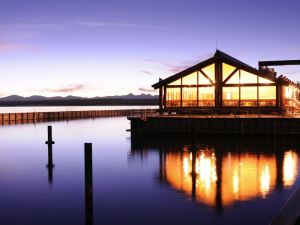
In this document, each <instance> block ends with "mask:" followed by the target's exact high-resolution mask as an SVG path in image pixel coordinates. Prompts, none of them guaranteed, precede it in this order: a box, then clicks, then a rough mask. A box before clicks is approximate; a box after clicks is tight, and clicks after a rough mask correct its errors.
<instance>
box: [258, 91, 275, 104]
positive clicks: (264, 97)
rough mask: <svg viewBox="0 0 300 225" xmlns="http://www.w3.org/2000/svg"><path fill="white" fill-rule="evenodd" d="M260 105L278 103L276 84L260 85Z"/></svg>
mask: <svg viewBox="0 0 300 225" xmlns="http://www.w3.org/2000/svg"><path fill="white" fill-rule="evenodd" d="M258 93H259V96H258V98H259V105H260V106H275V105H276V86H261V87H258Z"/></svg>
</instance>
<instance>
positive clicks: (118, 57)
mask: <svg viewBox="0 0 300 225" xmlns="http://www.w3.org/2000/svg"><path fill="white" fill-rule="evenodd" d="M299 12H300V1H299V0H284V1H283V0H281V1H278V0H272V1H270V0H268V1H264V0H251V1H249V0H226V1H225V0H223V1H221V0H219V1H217V0H207V1H201V0H197V1H196V0H195V1H193V0H176V1H175V0H151V1H143V0H132V1H131V0H97V1H96V0H88V1H87V0H51V1H41V0H26V1H25V0H24V1H23V0H22V1H20V0H19V1H17V0H0V77H1V88H0V96H6V95H10V94H18V95H23V96H29V95H35V94H36V95H45V96H56V95H61V96H66V95H80V96H88V97H91V96H104V95H115V94H128V93H129V92H132V93H135V94H139V93H154V92H150V91H149V90H151V89H152V88H151V85H152V84H153V83H155V82H156V81H158V78H159V77H161V78H166V77H168V76H170V75H172V74H174V73H175V72H178V71H180V70H181V69H184V68H186V67H189V66H192V65H193V64H195V63H198V62H200V61H202V60H204V59H206V58H208V57H210V56H211V55H212V54H213V53H214V52H215V49H216V42H217V43H218V44H217V46H218V49H220V50H221V51H224V52H226V53H227V54H230V55H232V56H234V57H236V58H238V59H240V60H242V61H244V62H245V63H248V64H249V65H251V66H254V67H257V61H259V60H275V59H300V13H299ZM276 70H277V71H278V72H279V74H281V73H284V74H286V75H287V76H288V77H290V78H291V79H292V80H294V81H297V80H300V66H292V67H278V68H276Z"/></svg>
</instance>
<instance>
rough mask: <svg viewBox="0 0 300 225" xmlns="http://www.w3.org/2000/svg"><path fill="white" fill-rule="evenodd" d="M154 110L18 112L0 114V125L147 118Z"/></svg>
mask: <svg viewBox="0 0 300 225" xmlns="http://www.w3.org/2000/svg"><path fill="white" fill-rule="evenodd" d="M155 111H156V110H155V109H122V110H89V111H62V112H19V113H0V125H13V124H22V123H38V122H47V121H59V120H75V119H87V118H99V117H120V116H132V117H134V116H136V115H142V116H147V115H148V114H153V113H155Z"/></svg>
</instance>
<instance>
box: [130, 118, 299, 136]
mask: <svg viewBox="0 0 300 225" xmlns="http://www.w3.org/2000/svg"><path fill="white" fill-rule="evenodd" d="M128 119H129V120H130V122H131V134H132V135H134V136H136V137H139V136H140V137H143V136H163V137H168V136H185V137H191V136H195V137H196V136H212V137H216V136H220V137H224V136H226V137H228V136H230V137H234V136H236V137H250V136H252V137H277V136H281V137H294V136H299V135H300V119H299V118H292V117H289V118H287V117H280V116H271V115H270V116H266V115H264V117H251V116H250V115H249V116H247V115H244V116H243V117H242V116H238V117H235V116H221V115H219V116H193V115H192V116H188V115H186V116H182V115H180V116H179V115H176V116H148V117H146V118H138V117H135V118H130V117H129V118H128Z"/></svg>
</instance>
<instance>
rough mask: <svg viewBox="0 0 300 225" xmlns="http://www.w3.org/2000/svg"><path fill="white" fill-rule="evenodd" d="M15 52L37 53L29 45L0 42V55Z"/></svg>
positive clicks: (37, 50) (35, 49)
mask: <svg viewBox="0 0 300 225" xmlns="http://www.w3.org/2000/svg"><path fill="white" fill-rule="evenodd" d="M15 51H26V52H39V49H37V48H34V47H32V46H29V45H24V44H19V43H12V42H0V53H1V52H15Z"/></svg>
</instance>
